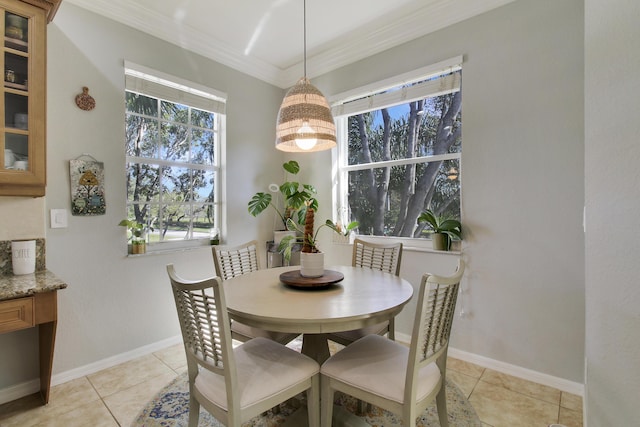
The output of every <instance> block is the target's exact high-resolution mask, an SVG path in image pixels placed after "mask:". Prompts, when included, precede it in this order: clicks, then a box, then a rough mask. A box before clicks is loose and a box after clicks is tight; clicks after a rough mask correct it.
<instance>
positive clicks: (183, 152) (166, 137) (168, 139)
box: [160, 123, 189, 162]
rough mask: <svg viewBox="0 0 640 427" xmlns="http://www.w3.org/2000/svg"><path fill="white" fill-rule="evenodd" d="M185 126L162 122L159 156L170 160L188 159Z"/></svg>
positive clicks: (182, 160)
mask: <svg viewBox="0 0 640 427" xmlns="http://www.w3.org/2000/svg"><path fill="white" fill-rule="evenodd" d="M187 137H188V133H187V127H186V126H182V125H175V124H172V123H162V141H161V152H160V156H161V158H162V159H165V160H170V161H174V162H175V161H181V162H186V161H188V160H189V144H188V140H187V139H188V138H187Z"/></svg>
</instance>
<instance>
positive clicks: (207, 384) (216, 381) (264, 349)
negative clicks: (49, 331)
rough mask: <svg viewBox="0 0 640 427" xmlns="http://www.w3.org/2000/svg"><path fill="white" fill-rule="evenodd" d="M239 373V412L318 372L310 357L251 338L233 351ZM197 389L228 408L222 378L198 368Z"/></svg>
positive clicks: (270, 341) (219, 404) (260, 339)
mask: <svg viewBox="0 0 640 427" xmlns="http://www.w3.org/2000/svg"><path fill="white" fill-rule="evenodd" d="M233 353H234V356H235V359H236V369H237V373H238V389H237V390H236V392H237V396H239V397H240V409H243V408H245V407H247V406H250V405H253V404H255V403H257V402H260V401H262V400H267V399H269V397H271V396H273V395H274V394H277V393H279V392H280V391H282V390H283V389H285V388H291V387H292V385H294V384H299V383H303V382H305V381H307V380H308V379H309V377H312V376H314V375H315V374H317V373H318V371H319V367H318V364H317V363H316V362H315V361H314V360H312V359H311V358H309V357H306V356H303V355H301V354H300V353H298V352H296V351H294V350H291V349H290V348H287V347H284V346H282V345H281V344H278V343H276V342H275V341H272V340H270V339H267V338H254V339H252V340H250V341H247V342H246V343H243V344H242V345H240V346H238V347H236V348H235V349H234V350H233ZM194 385H195V387H196V389H197V390H198V391H199V392H200V393H202V394H203V395H204V396H205V397H206V398H207V399H208V400H210V401H212V402H214V403H215V404H216V405H218V406H220V407H222V408H224V409H227V392H226V390H227V389H226V387H225V383H224V377H223V376H222V375H216V374H213V373H212V372H210V371H207V370H206V369H200V373H199V374H198V376H197V377H196V380H195V384H194Z"/></svg>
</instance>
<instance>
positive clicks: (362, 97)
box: [329, 55, 463, 254]
mask: <svg viewBox="0 0 640 427" xmlns="http://www.w3.org/2000/svg"><path fill="white" fill-rule="evenodd" d="M462 62H463V57H462V55H459V56H456V57H453V58H450V59H447V60H444V61H441V62H438V63H436V64H432V65H428V66H426V67H422V68H419V69H416V70H413V71H409V72H406V73H404V74H402V75H399V76H395V77H392V78H389V79H385V80H381V81H378V82H374V83H371V84H368V85H366V86H362V87H359V88H355V89H351V90H349V91H346V92H343V93H340V94H337V95H335V96H333V97H331V98H330V101H329V102H330V104H331V107H332V114H333V116H334V120H335V122H336V137H337V140H338V144H337V148H336V149H333V150H332V165H333V170H332V174H331V175H332V184H333V185H332V206H333V212H335V213H334V215H338V212H340V211H341V209H342V207H343V206H349V202H348V191H349V178H348V173H349V172H350V171H354V170H361V169H370V168H371V166H372V165H373V164H375V165H376V167H381V166H397V165H405V164H412V163H424V162H429V161H431V162H432V161H439V160H449V159H459V161H460V170H461V171H462V152H460V153H448V154H441V155H433V156H422V157H414V158H410V159H399V160H390V161H385V162H375V163H367V164H358V165H347V160H346V159H347V158H348V149H349V144H348V125H347V122H348V117H349V116H352V115H355V114H359V113H364V112H368V111H374V110H379V109H381V108H384V107H390V106H393V105H400V104H406V103H409V102H411V101H415V100H417V99H424V98H425V97H435V96H439V95H443V94H446V93H451V92H452V91H454V90H460V87H461V82H460V79H459V77H445V78H441V79H438V80H435V81H428V82H425V83H423V84H421V85H417V86H416V87H412V88H408V89H407V90H402V91H397V92H392V93H381V92H383V91H386V90H388V89H391V88H395V87H398V86H402V85H406V84H410V83H415V82H419V81H423V80H426V79H429V78H432V77H436V76H440V75H443V74H446V73H451V72H454V71H458V70H461V69H462ZM338 220H339V221H341V222H344V221H345V220H348V218H334V221H338ZM363 237H366V239H367V240H370V241H373V242H380V243H384V242H388V241H390V240H392V241H394V242H395V241H399V242H402V243H403V245H404V247H405V249H408V250H416V251H429V252H430V251H432V243H431V239H423V238H412V237H399V236H390V237H386V236H371V235H363ZM457 248H458V246H457V243H454V246H453V251H451V252H450V253H452V254H456V253H458V251H457V250H456V249H457Z"/></svg>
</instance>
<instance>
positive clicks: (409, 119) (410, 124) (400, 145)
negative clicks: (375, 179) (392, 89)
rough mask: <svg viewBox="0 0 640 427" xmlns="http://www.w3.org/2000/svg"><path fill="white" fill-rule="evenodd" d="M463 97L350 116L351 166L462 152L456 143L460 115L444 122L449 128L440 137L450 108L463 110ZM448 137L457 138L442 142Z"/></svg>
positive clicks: (422, 101) (437, 99) (447, 97)
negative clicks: (445, 136) (461, 104)
mask: <svg viewBox="0 0 640 427" xmlns="http://www.w3.org/2000/svg"><path fill="white" fill-rule="evenodd" d="M459 94H460V92H457V93H454V94H448V95H442V96H438V97H434V98H427V99H424V100H419V101H415V102H410V103H407V104H402V105H398V106H394V107H389V108H383V109H380V110H376V111H371V112H368V113H362V114H356V115H353V116H350V117H349V119H348V129H349V152H348V163H347V164H349V165H357V164H363V163H371V162H379V161H384V160H398V159H410V158H414V157H420V156H428V155H435V154H445V153H459V152H461V151H462V149H461V145H460V144H459V143H456V142H457V141H458V140H459V135H458V134H459V129H460V123H461V121H460V120H461V117H460V115H459V114H457V116H456V120H454V121H452V122H447V123H444V122H443V125H445V126H444V127H443V129H442V130H440V134H438V130H439V129H440V127H441V121H443V118H444V117H445V114H446V113H447V111H449V109H450V107H452V108H455V109H456V110H459V98H460V95H459ZM444 134H449V135H453V136H454V137H453V138H451V141H448V142H451V143H447V144H443V143H442V141H443V136H444ZM456 136H457V137H456ZM438 142H440V143H438Z"/></svg>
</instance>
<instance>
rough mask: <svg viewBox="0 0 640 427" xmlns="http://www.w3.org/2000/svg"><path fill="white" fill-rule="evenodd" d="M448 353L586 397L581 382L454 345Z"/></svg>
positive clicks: (398, 337)
mask: <svg viewBox="0 0 640 427" xmlns="http://www.w3.org/2000/svg"><path fill="white" fill-rule="evenodd" d="M396 340H398V341H402V342H409V341H410V340H411V337H410V336H409V335H405V334H398V333H396ZM448 354H449V356H451V357H453V358H455V359H460V360H463V361H465V362H469V363H473V364H476V365H478V366H482V367H483V368H489V369H493V370H494V371H497V372H501V373H503V374H507V375H512V376H514V377H518V378H522V379H524V380H528V381H532V382H534V383H538V384H542V385H546V386H549V387H553V388H557V389H558V390H561V391H564V392H567V393H571V394H576V395H578V396H582V397H584V384H581V383H577V382H574V381H569V380H566V379H564V378H559V377H554V376H553V375H548V374H544V373H541V372H537V371H533V370H531V369H527V368H523V367H520V366H516V365H512V364H510V363H506V362H501V361H499V360H494V359H490V358H488V357H485V356H480V355H478V354H474V353H469V352H467V351H463V350H458V349H457V348H453V347H449V351H448Z"/></svg>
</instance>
